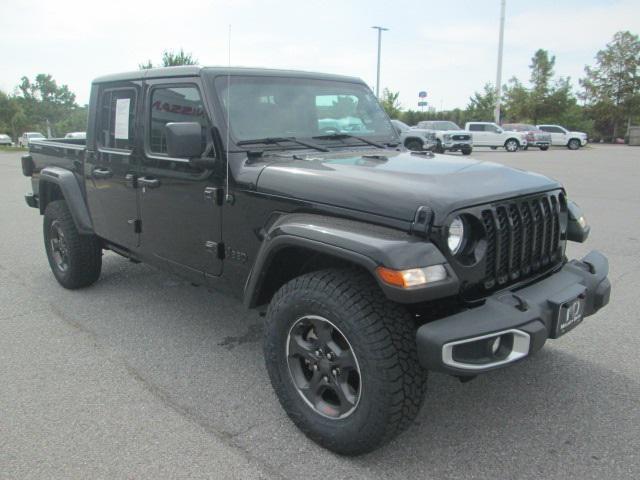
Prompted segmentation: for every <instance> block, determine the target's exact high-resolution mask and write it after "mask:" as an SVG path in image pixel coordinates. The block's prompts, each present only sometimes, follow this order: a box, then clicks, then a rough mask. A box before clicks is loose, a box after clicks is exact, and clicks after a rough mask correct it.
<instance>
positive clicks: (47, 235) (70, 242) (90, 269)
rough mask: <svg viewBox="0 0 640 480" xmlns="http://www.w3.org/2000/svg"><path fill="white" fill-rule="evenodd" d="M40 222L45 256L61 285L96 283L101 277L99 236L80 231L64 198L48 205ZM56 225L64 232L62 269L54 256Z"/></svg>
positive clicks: (78, 285) (75, 285) (77, 286)
mask: <svg viewBox="0 0 640 480" xmlns="http://www.w3.org/2000/svg"><path fill="white" fill-rule="evenodd" d="M43 225H44V228H43V230H44V232H43V233H44V247H45V250H46V252H47V259H48V260H49V266H50V267H51V271H52V272H53V275H54V276H55V277H56V280H58V282H59V283H60V285H62V286H63V287H64V288H68V289H72V290H73V289H77V288H82V287H88V286H89V285H91V284H93V283H95V281H96V280H98V277H100V271H101V269H102V247H101V244H100V240H99V239H98V238H97V237H96V236H94V235H81V234H80V233H79V232H78V229H77V228H76V226H75V223H74V222H73V217H72V216H71V212H70V211H69V207H67V204H66V202H65V201H64V200H56V201H54V202H51V203H49V204H48V205H47V208H46V209H45V212H44V222H43ZM52 226H53V229H52ZM56 229H59V231H60V232H62V234H63V236H64V242H65V250H66V252H67V255H66V257H67V259H68V260H67V264H66V268H65V269H62V268H61V267H60V266H59V265H58V263H56V260H55V259H54V249H53V246H52V243H51V239H52V237H53V235H54V234H55V233H54V232H55V230H56Z"/></svg>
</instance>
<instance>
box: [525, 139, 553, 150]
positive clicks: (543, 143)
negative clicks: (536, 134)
mask: <svg viewBox="0 0 640 480" xmlns="http://www.w3.org/2000/svg"><path fill="white" fill-rule="evenodd" d="M549 145H551V142H550V141H546V140H534V141H533V142H529V146H530V147H538V148H539V147H548V146H549Z"/></svg>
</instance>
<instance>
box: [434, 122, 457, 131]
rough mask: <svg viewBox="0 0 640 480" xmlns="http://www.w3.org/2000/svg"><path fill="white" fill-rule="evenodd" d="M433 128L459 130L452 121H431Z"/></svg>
mask: <svg viewBox="0 0 640 480" xmlns="http://www.w3.org/2000/svg"><path fill="white" fill-rule="evenodd" d="M433 125H434V129H435V130H460V127H459V126H458V125H456V124H455V123H453V122H433Z"/></svg>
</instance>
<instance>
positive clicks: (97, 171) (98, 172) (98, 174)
mask: <svg viewBox="0 0 640 480" xmlns="http://www.w3.org/2000/svg"><path fill="white" fill-rule="evenodd" d="M92 173H93V178H111V177H113V172H112V171H111V170H110V169H108V168H94V169H93V171H92Z"/></svg>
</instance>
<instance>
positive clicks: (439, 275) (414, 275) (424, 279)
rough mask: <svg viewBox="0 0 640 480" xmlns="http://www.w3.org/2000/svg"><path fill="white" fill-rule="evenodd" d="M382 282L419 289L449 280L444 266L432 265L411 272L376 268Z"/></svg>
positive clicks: (412, 269) (410, 270)
mask: <svg viewBox="0 0 640 480" xmlns="http://www.w3.org/2000/svg"><path fill="white" fill-rule="evenodd" d="M376 273H377V274H378V277H380V280H382V281H383V282H384V283H386V284H388V285H393V286H394V287H400V288H410V287H418V286H420V285H424V284H427V283H432V282H438V281H440V280H444V279H445V278H447V270H446V269H445V268H444V265H431V266H429V267H424V268H411V269H409V270H393V269H391V268H387V267H378V268H376Z"/></svg>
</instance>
